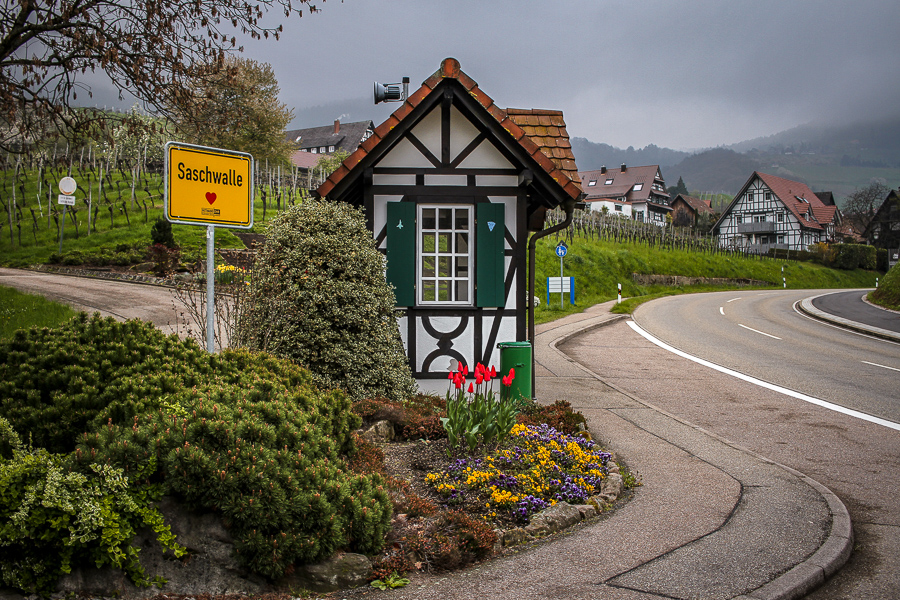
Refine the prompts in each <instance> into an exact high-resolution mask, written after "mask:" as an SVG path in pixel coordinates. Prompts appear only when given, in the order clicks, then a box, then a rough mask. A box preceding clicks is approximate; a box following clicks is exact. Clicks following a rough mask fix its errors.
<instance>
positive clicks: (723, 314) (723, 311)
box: [719, 306, 725, 317]
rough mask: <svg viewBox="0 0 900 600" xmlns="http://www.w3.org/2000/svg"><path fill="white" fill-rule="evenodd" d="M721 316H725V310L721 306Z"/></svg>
mask: <svg viewBox="0 0 900 600" xmlns="http://www.w3.org/2000/svg"><path fill="white" fill-rule="evenodd" d="M719 314H720V315H722V316H723V317H724V316H725V309H724V308H722V307H721V306H720V307H719Z"/></svg>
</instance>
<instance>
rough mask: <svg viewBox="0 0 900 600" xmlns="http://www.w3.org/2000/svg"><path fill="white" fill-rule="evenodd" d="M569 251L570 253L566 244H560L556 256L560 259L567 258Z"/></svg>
mask: <svg viewBox="0 0 900 600" xmlns="http://www.w3.org/2000/svg"><path fill="white" fill-rule="evenodd" d="M568 251H569V249H568V248H567V247H566V245H565V244H560V245H559V246H557V247H556V255H557V256H558V257H560V258H562V257H563V256H565V255H566V252H568Z"/></svg>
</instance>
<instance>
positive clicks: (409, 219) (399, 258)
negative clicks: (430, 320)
mask: <svg viewBox="0 0 900 600" xmlns="http://www.w3.org/2000/svg"><path fill="white" fill-rule="evenodd" d="M387 281H388V283H390V284H391V285H393V286H394V295H395V296H396V297H397V306H415V304H416V205H415V203H414V202H388V203H387Z"/></svg>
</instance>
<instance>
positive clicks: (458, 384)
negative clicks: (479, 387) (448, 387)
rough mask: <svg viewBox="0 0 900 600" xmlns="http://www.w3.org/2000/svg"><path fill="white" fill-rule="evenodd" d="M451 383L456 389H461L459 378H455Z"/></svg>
mask: <svg viewBox="0 0 900 600" xmlns="http://www.w3.org/2000/svg"><path fill="white" fill-rule="evenodd" d="M453 385H454V386H456V389H461V388H462V381H461V380H459V379H457V380H456V381H454V382H453Z"/></svg>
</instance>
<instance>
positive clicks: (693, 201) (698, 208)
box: [672, 194, 715, 214]
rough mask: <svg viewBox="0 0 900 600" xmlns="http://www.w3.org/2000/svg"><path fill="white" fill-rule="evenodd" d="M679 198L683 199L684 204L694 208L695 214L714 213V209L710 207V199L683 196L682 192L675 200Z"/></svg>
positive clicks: (673, 201)
mask: <svg viewBox="0 0 900 600" xmlns="http://www.w3.org/2000/svg"><path fill="white" fill-rule="evenodd" d="M678 198H681V199H682V200H684V202H685V204H687V205H688V206H690V207H691V208H692V209H694V211H695V212H697V214H700V213H714V212H715V211H714V210H713V209H712V206H711V205H712V200H701V199H700V198H695V197H694V196H685V195H684V194H678V196H676V197H675V200H678ZM675 200H672V203H673V204H674V203H675Z"/></svg>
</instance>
